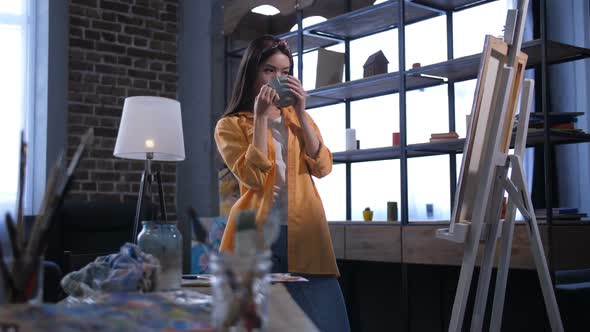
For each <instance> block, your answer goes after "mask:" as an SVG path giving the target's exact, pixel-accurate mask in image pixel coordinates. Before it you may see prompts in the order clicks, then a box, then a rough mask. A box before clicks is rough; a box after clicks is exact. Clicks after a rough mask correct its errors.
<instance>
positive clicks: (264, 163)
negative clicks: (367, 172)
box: [215, 36, 349, 332]
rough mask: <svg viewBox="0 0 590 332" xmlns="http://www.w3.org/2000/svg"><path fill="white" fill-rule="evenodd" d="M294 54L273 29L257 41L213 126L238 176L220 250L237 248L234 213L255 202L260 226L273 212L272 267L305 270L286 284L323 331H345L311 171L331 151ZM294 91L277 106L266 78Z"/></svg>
mask: <svg viewBox="0 0 590 332" xmlns="http://www.w3.org/2000/svg"><path fill="white" fill-rule="evenodd" d="M292 72H293V58H292V56H291V53H290V51H289V48H288V47H287V45H286V43H285V42H284V41H282V40H280V39H277V38H275V37H273V36H262V37H260V38H257V39H255V40H254V41H252V43H251V44H250V46H249V47H248V49H247V50H246V53H245V54H244V57H243V58H242V61H241V63H240V66H239V69H238V73H237V80H236V82H235V85H234V89H233V94H232V96H231V99H230V101H229V106H228V108H227V110H226V113H225V114H224V116H223V117H222V118H221V119H220V120H219V122H218V123H217V126H216V128H215V141H216V143H217V148H218V150H219V152H220V154H221V156H222V158H223V160H224V161H225V163H226V165H227V166H228V167H229V169H230V170H231V171H232V173H233V174H234V175H235V176H236V178H237V179H238V180H239V182H240V199H239V200H238V201H237V202H236V203H235V205H234V206H233V207H232V209H231V212H230V215H229V219H228V224H227V227H226V229H225V232H224V235H223V239H222V242H221V250H232V249H233V238H234V234H235V219H236V215H237V213H238V212H239V211H241V210H248V209H255V210H256V222H257V223H258V224H259V225H262V224H263V223H264V222H265V221H266V220H267V218H268V217H269V216H278V218H280V220H281V222H282V224H283V225H282V226H281V229H280V234H279V236H278V239H277V240H276V242H275V243H274V244H273V245H272V248H271V250H272V259H273V267H272V271H273V272H292V273H296V274H298V275H303V276H305V277H306V278H307V279H309V282H307V283H287V289H288V290H289V292H290V293H291V295H292V296H293V298H294V299H295V301H296V302H297V303H298V304H299V306H300V307H301V308H302V309H303V310H304V311H305V312H306V314H307V315H308V316H309V317H310V318H311V320H312V321H313V322H314V323H315V324H316V325H317V326H318V327H319V328H320V330H322V331H338V332H341V331H348V330H349V326H348V318H347V315H346V308H345V305H344V300H343V297H342V292H341V290H340V287H339V285H338V281H337V280H336V277H337V276H338V275H339V272H338V267H337V266H336V259H335V256H334V251H333V248H332V242H331V239H330V233H329V229H328V224H327V221H326V216H325V212H324V208H323V206H322V201H321V199H320V196H319V194H318V191H317V189H316V187H315V185H314V183H313V180H312V178H311V176H312V175H313V176H315V177H318V178H321V177H323V176H325V175H327V174H328V173H330V171H331V170H332V154H331V153H330V151H329V150H328V148H327V147H326V146H324V145H323V143H322V138H321V135H320V132H319V129H318V128H317V126H316V125H315V123H314V122H313V120H312V119H311V117H310V116H309V115H308V114H307V113H306V111H305V99H306V93H305V90H303V87H302V86H301V82H300V81H299V80H298V79H296V78H294V77H292V76H291V74H292ZM285 75H286V76H287V80H286V85H287V87H288V88H289V90H290V91H291V93H292V94H293V95H294V97H295V100H296V103H295V104H294V105H293V106H289V107H286V108H282V109H279V108H277V107H276V106H275V105H274V104H273V102H274V101H276V100H277V99H278V94H277V91H275V90H274V89H273V88H271V87H270V86H268V85H267V83H269V82H270V81H271V80H272V79H274V78H275V77H278V76H285Z"/></svg>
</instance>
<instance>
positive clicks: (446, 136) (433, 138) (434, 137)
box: [430, 131, 459, 143]
mask: <svg viewBox="0 0 590 332" xmlns="http://www.w3.org/2000/svg"><path fill="white" fill-rule="evenodd" d="M458 138H459V135H457V133H456V132H454V131H451V132H448V133H437V134H430V142H431V143H434V142H445V141H453V140H456V139H458Z"/></svg>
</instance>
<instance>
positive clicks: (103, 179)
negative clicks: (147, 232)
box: [68, 0, 178, 219]
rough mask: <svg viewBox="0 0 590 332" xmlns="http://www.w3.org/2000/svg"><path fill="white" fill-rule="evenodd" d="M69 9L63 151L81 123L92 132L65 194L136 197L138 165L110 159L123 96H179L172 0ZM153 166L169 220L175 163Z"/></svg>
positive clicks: (88, 2)
mask: <svg viewBox="0 0 590 332" xmlns="http://www.w3.org/2000/svg"><path fill="white" fill-rule="evenodd" d="M69 8H70V32H69V42H70V50H69V97H68V107H69V109H68V157H70V158H71V156H72V155H73V151H74V149H75V147H76V145H77V144H78V142H79V141H80V136H81V135H82V134H83V133H84V132H85V131H86V129H87V128H90V127H92V128H94V133H95V137H96V138H95V141H94V144H93V147H92V148H91V149H90V150H89V152H88V153H87V154H86V156H85V158H84V159H83V160H82V162H81V164H80V166H79V170H78V171H77V173H76V178H75V182H74V183H73V185H72V188H71V191H70V194H69V197H68V199H72V200H74V199H75V200H85V201H97V200H109V201H120V202H124V201H133V202H136V200H137V193H138V191H139V181H140V178H141V173H142V171H143V167H144V164H143V162H141V161H130V160H124V159H118V158H115V157H113V149H114V147H115V141H116V138H117V131H118V128H119V122H120V118H121V112H122V109H123V103H124V100H125V98H126V97H129V96H138V95H148V96H161V97H168V98H173V99H177V81H178V70H177V61H176V60H177V59H176V45H177V44H176V42H177V28H178V27H177V15H176V12H177V8H178V1H177V0H128V1H107V0H70V5H69ZM152 169H153V171H156V170H160V171H161V172H162V180H163V183H164V192H165V196H166V200H167V204H166V205H167V209H168V212H169V217H170V218H171V219H175V218H176V204H175V202H176V199H175V198H176V197H175V195H176V164H174V163H162V162H154V163H153V168H152ZM153 189H154V190H153V192H154V193H157V189H156V188H153ZM154 198H155V200H154V201H157V196H155V197H154Z"/></svg>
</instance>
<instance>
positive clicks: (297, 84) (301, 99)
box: [287, 75, 307, 116]
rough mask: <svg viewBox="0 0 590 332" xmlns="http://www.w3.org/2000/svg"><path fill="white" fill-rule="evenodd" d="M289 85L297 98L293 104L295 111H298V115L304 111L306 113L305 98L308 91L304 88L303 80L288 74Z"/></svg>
mask: <svg viewBox="0 0 590 332" xmlns="http://www.w3.org/2000/svg"><path fill="white" fill-rule="evenodd" d="M287 86H288V87H289V90H290V91H291V93H292V94H293V96H295V99H296V100H297V102H296V103H295V105H294V106H293V107H294V108H295V112H297V115H298V116H301V115H303V113H305V100H306V98H307V92H305V90H304V89H303V86H302V85H301V81H299V80H298V79H297V78H295V77H293V76H291V75H289V76H287Z"/></svg>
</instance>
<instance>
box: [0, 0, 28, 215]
mask: <svg viewBox="0 0 590 332" xmlns="http://www.w3.org/2000/svg"><path fill="white" fill-rule="evenodd" d="M31 5H32V1H31V0H11V1H0V40H2V52H0V73H2V75H0V93H1V100H2V111H1V114H2V121H0V151H2V155H3V157H2V160H3V161H2V163H0V212H1V213H2V215H4V213H5V212H7V211H10V212H14V208H15V203H16V196H17V188H18V173H19V146H20V132H21V130H22V129H23V128H25V124H26V122H27V109H28V108H29V106H30V103H29V94H28V92H27V91H28V90H29V88H28V87H29V84H32V82H31V80H30V79H29V77H30V76H29V75H30V74H31V70H30V68H31V63H32V61H31V60H32V53H33V52H32V51H33V49H32V48H31V47H30V45H31V44H32V42H33V33H32V32H33V31H34V29H33V28H32V26H33V24H32V23H33V22H32V21H33V19H32V18H33V17H34V15H33V13H32V10H31V7H32V6H31ZM2 220H4V218H3V217H2Z"/></svg>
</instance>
